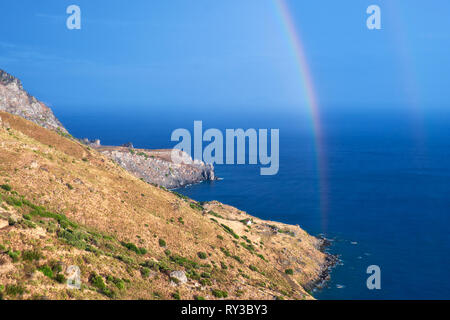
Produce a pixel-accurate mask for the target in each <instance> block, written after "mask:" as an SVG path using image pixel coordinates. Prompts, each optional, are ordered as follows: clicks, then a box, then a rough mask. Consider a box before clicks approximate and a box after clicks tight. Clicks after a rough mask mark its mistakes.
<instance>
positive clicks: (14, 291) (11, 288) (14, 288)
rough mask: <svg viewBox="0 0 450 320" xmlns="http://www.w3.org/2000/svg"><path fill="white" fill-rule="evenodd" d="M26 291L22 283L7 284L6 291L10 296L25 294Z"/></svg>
mask: <svg viewBox="0 0 450 320" xmlns="http://www.w3.org/2000/svg"><path fill="white" fill-rule="evenodd" d="M24 292H25V288H24V287H22V286H21V285H15V284H10V285H7V286H6V289H5V293H6V294H7V295H8V296H12V297H15V296H21V295H22V294H24Z"/></svg>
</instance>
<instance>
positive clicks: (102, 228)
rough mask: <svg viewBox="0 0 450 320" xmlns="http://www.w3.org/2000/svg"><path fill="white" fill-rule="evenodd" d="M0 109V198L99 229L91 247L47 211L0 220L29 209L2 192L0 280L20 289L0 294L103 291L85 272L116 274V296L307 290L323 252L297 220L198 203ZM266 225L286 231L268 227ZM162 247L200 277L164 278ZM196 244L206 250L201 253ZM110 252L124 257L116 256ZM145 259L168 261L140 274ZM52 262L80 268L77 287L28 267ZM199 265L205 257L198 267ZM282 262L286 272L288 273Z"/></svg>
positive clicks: (91, 295) (57, 295)
mask: <svg viewBox="0 0 450 320" xmlns="http://www.w3.org/2000/svg"><path fill="white" fill-rule="evenodd" d="M0 117H1V118H2V119H3V121H7V122H8V123H9V124H10V127H11V129H9V130H6V129H5V128H1V127H0V185H1V184H8V185H9V186H11V188H12V192H13V193H11V191H7V190H2V189H0V191H1V193H0V194H1V195H2V196H3V198H4V199H5V198H6V197H8V196H13V197H16V198H19V199H20V197H24V199H27V200H29V201H30V202H32V203H33V204H35V205H39V206H43V207H45V208H46V209H47V210H48V211H51V212H54V213H58V214H64V215H65V216H67V218H68V219H69V220H70V221H72V222H73V223H75V224H77V225H78V226H77V228H78V229H76V228H75V229H76V230H85V231H86V232H91V233H92V234H94V233H95V234H97V233H98V234H101V235H104V236H105V237H104V238H101V237H100V238H101V239H102V240H101V241H100V242H101V244H93V246H94V247H95V248H96V250H94V251H96V252H89V251H86V250H83V249H80V248H77V247H76V246H73V245H71V244H68V243H67V242H66V241H64V239H62V238H61V236H58V235H59V234H60V232H61V231H64V226H61V225H58V223H57V222H56V223H55V226H54V227H55V228H56V230H51V228H50V227H52V223H53V222H52V221H51V219H48V218H40V217H35V216H34V217H33V223H34V224H35V225H36V227H35V228H30V227H27V226H26V225H23V224H21V223H18V224H16V225H14V226H7V225H6V224H5V221H6V219H7V217H9V216H11V215H16V216H18V217H19V218H20V217H22V215H24V214H28V213H29V211H30V210H31V209H30V207H27V206H26V205H22V206H14V205H11V204H8V203H7V202H5V201H2V203H1V204H0V244H1V245H3V246H4V247H5V250H3V253H0V285H3V286H4V287H5V288H6V286H7V285H12V284H18V285H20V286H22V287H23V288H24V289H25V291H24V292H23V294H20V295H19V294H18V295H17V296H15V297H14V296H11V295H5V293H3V296H4V298H8V299H11V298H22V299H31V298H42V297H46V298H50V299H106V298H108V294H106V295H105V292H102V291H101V290H98V288H95V287H94V286H93V284H92V281H90V280H89V277H90V275H91V274H92V273H93V272H95V273H96V274H98V275H100V276H102V277H103V279H104V280H105V281H106V278H107V276H112V277H116V278H118V279H119V278H120V279H125V287H124V288H123V289H119V288H116V287H114V285H113V284H111V283H107V286H108V288H110V289H111V290H114V293H115V294H114V296H113V297H114V298H118V299H156V298H158V299H171V298H172V295H173V293H175V292H176V291H177V292H178V293H179V294H180V297H181V298H182V299H193V298H194V297H195V296H202V297H205V298H206V299H215V298H216V297H214V295H213V294H212V290H213V289H220V290H223V291H226V292H227V293H228V298H230V299H272V298H274V297H284V298H295V299H304V298H306V299H309V298H311V296H310V295H309V294H308V293H307V292H306V291H305V290H304V289H303V288H304V286H305V285H307V284H309V283H311V282H312V281H314V280H315V279H316V278H317V277H318V275H319V273H320V272H321V268H322V266H323V265H324V263H325V258H326V257H325V255H324V254H323V253H322V252H320V251H319V250H318V249H317V248H318V246H319V245H320V241H319V240H317V239H316V238H314V237H312V236H309V235H308V234H307V233H306V232H304V231H303V230H302V229H300V227H298V226H290V225H285V224H280V223H275V222H268V221H263V220H260V219H257V218H255V217H251V216H249V215H248V214H246V213H244V212H242V211H240V210H238V209H236V208H233V207H230V206H226V205H224V204H221V203H218V202H211V203H207V204H204V205H203V207H202V206H201V205H200V204H198V203H196V202H194V201H192V200H190V199H184V198H182V197H179V196H177V195H176V194H174V193H172V192H169V191H166V190H163V189H160V188H158V187H154V186H152V185H149V184H147V183H145V182H143V181H141V180H139V179H137V178H136V177H134V176H133V175H131V174H130V173H128V172H126V171H125V170H123V169H122V168H120V167H119V166H118V165H116V164H115V163H113V162H112V161H110V160H108V159H107V158H106V157H104V156H102V155H101V154H100V153H98V152H96V151H95V150H91V149H90V148H88V147H86V146H84V145H82V144H80V143H79V142H78V141H76V140H74V139H72V138H68V137H64V136H61V135H59V134H58V133H55V132H52V131H49V130H46V129H44V128H41V127H39V126H37V125H35V124H33V123H31V122H29V121H26V120H24V119H22V118H20V117H16V116H13V115H10V114H7V113H2V112H0ZM1 206H3V207H1ZM210 211H212V212H215V214H212V213H210ZM2 212H3V213H2ZM243 219H252V220H253V222H252V225H251V226H250V227H248V226H246V225H245V224H244V223H243V222H241V221H240V220H243ZM19 220H20V219H19ZM1 222H3V224H2V223H1ZM222 224H223V225H225V226H228V227H229V228H231V229H232V230H233V231H234V232H235V233H236V234H237V235H238V236H239V238H238V239H236V238H235V237H233V235H232V234H230V233H229V232H226V230H225V229H224V227H223V226H222ZM274 226H275V227H277V228H278V229H279V230H282V231H286V232H285V233H280V232H274V231H273V227H274ZM72 229H73V228H72ZM58 230H59V231H58ZM85 231H83V232H85ZM287 231H289V232H287ZM109 236H111V238H110V237H109ZM105 239H108V240H105ZM160 239H163V240H164V241H165V242H166V246H165V247H161V246H160V241H159V240H160ZM121 241H122V242H127V243H133V244H135V245H136V246H137V247H142V248H145V249H146V251H147V252H146V253H145V254H143V255H142V254H141V255H138V254H136V253H134V252H132V251H130V250H127V249H126V248H124V247H122V246H121V245H120V242H121ZM0 249H1V247H0ZM7 249H9V250H12V251H20V252H23V251H24V250H39V251H40V252H41V253H42V256H43V258H42V259H40V260H38V261H34V262H32V263H31V262H25V261H23V259H20V258H19V261H17V262H13V261H12V259H11V257H10V256H9V255H8V254H7V252H6V250H7ZM97 249H98V250H97ZM166 249H169V250H170V251H171V253H170V254H169V255H170V256H175V255H177V256H181V257H184V258H186V259H189V260H192V261H195V262H197V263H198V264H199V266H198V267H197V268H195V272H196V273H197V274H198V275H199V276H200V275H201V274H202V273H203V276H204V278H203V280H201V278H202V277H201V276H200V279H199V277H198V276H195V275H194V276H191V278H190V279H189V281H188V283H187V284H184V285H174V284H171V283H170V279H169V276H168V273H169V272H170V271H171V270H185V267H183V266H180V265H177V264H176V263H175V262H173V261H171V260H170V259H169V258H168V252H166V253H165V252H164V251H165V250H166ZM0 252H1V250H0ZM199 252H205V253H206V259H200V258H199V256H198V253H199ZM224 252H226V253H224ZM119 255H121V256H122V257H124V256H125V257H126V258H127V259H129V260H127V261H121V260H120V259H118V256H119ZM233 256H234V258H233ZM122 260H123V259H122ZM151 260H152V261H156V262H158V263H160V264H164V265H167V267H168V271H167V270H166V271H164V270H162V271H161V270H160V271H152V272H151V274H150V276H149V277H144V276H142V274H141V273H142V270H143V267H142V266H141V265H140V264H142V263H145V261H151ZM238 260H240V261H241V262H242V263H241V262H239V261H238ZM2 261H3V263H2ZM55 262H58V263H60V264H61V265H62V266H63V267H64V268H65V267H67V266H69V265H77V266H79V267H80V269H81V271H82V282H83V287H82V290H69V289H67V287H66V285H64V284H59V283H57V282H56V281H55V280H54V279H50V278H48V277H46V276H44V275H43V273H42V272H40V271H37V268H39V267H42V266H43V265H45V264H52V263H53V264H54V263H55ZM205 264H208V265H209V266H201V265H205ZM224 267H225V268H226V269H224ZM64 268H63V270H62V273H64V270H65V269H64ZM286 269H292V270H293V271H294V274H293V275H287V274H286V273H285V270H286ZM5 290H6V289H4V290H3V291H5ZM109 297H111V295H109Z"/></svg>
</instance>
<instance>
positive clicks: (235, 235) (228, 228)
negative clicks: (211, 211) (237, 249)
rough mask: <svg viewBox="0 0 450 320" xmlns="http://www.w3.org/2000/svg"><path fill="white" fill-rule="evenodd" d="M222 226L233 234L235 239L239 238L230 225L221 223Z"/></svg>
mask: <svg viewBox="0 0 450 320" xmlns="http://www.w3.org/2000/svg"><path fill="white" fill-rule="evenodd" d="M221 226H222V228H223V229H224V230H225V231H226V232H228V233H229V234H231V235H232V236H233V237H234V238H235V239H239V236H238V235H237V234H236V233H235V232H234V230H233V229H231V228H230V227H229V226H227V225H224V224H223V223H222V224H221Z"/></svg>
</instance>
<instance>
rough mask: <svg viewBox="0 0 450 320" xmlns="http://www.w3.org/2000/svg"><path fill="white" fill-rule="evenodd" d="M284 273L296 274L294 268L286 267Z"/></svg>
mask: <svg viewBox="0 0 450 320" xmlns="http://www.w3.org/2000/svg"><path fill="white" fill-rule="evenodd" d="M284 273H286V274H289V275H293V274H294V270H292V269H286V270H284Z"/></svg>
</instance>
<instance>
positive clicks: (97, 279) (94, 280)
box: [89, 272, 106, 291]
mask: <svg viewBox="0 0 450 320" xmlns="http://www.w3.org/2000/svg"><path fill="white" fill-rule="evenodd" d="M89 281H90V282H91V284H92V285H93V286H94V287H95V288H97V289H99V290H101V291H103V290H105V289H106V284H105V282H104V281H103V278H102V277H101V276H99V275H97V274H96V273H95V272H93V273H91V276H90V277H89Z"/></svg>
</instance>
